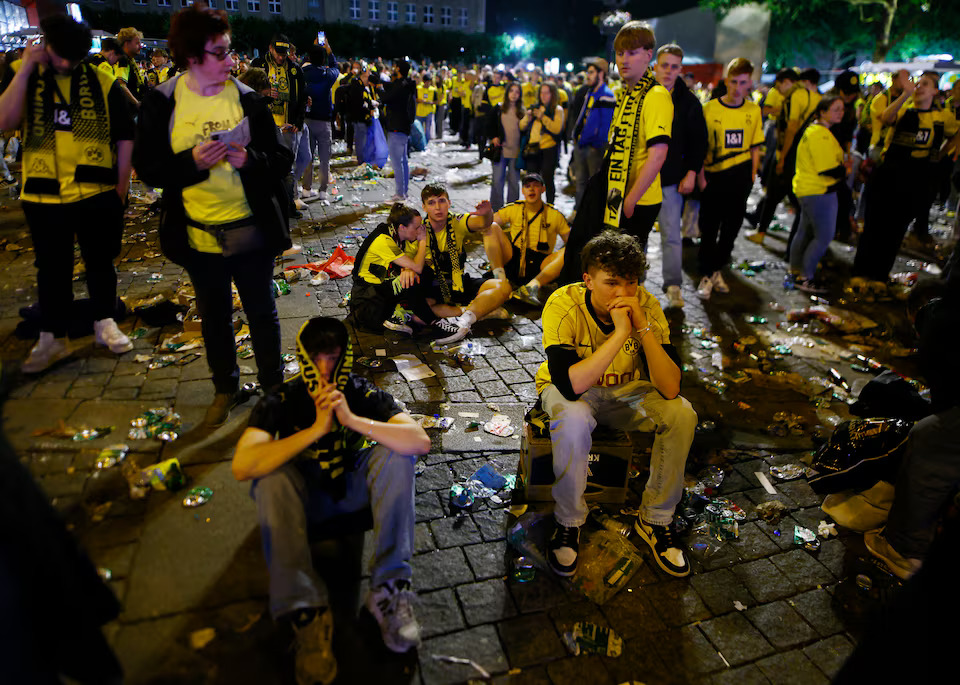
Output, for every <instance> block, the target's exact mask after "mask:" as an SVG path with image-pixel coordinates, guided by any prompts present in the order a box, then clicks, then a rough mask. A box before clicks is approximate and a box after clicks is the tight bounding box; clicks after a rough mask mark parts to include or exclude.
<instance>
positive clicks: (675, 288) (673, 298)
mask: <svg viewBox="0 0 960 685" xmlns="http://www.w3.org/2000/svg"><path fill="white" fill-rule="evenodd" d="M670 307H675V308H677V309H682V308H683V293H682V292H681V291H680V286H679V285H668V286H667V308H670Z"/></svg>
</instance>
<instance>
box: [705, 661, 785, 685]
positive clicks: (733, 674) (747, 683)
mask: <svg viewBox="0 0 960 685" xmlns="http://www.w3.org/2000/svg"><path fill="white" fill-rule="evenodd" d="M710 682H711V683H712V684H713V685H767V684H768V683H769V682H770V681H769V680H768V679H767V676H765V675H763V671H761V670H760V669H759V668H757V667H756V666H754V665H753V664H747V665H746V666H741V667H740V668H734V669H732V670H729V671H720V672H719V673H715V674H714V675H713V676H712V677H711V678H710Z"/></svg>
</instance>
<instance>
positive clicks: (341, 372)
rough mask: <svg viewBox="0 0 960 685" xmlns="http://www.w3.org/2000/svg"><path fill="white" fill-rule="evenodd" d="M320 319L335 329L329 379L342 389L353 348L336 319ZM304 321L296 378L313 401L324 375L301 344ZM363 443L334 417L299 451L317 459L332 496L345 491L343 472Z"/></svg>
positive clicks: (338, 388) (357, 435)
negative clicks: (333, 360)
mask: <svg viewBox="0 0 960 685" xmlns="http://www.w3.org/2000/svg"><path fill="white" fill-rule="evenodd" d="M311 321H312V319H311ZM320 321H321V322H322V323H324V324H325V325H326V326H328V327H331V328H333V329H334V330H335V331H336V333H337V338H338V340H339V343H340V345H339V346H340V350H341V352H340V359H339V360H338V361H337V365H336V366H335V367H334V371H333V382H334V384H335V385H336V386H337V390H339V391H340V392H343V391H344V389H345V388H346V387H347V382H348V381H349V380H350V372H351V371H352V370H353V348H352V346H351V344H350V334H349V333H348V332H347V328H346V326H344V325H343V322H341V321H340V320H339V319H334V318H332V317H323V318H321V319H320ZM308 323H310V321H308V322H307V323H304V324H303V326H301V327H300V331H299V332H298V333H297V361H298V362H299V363H300V378H301V379H302V380H303V384H304V385H305V386H306V389H307V394H308V395H310V399H312V400H314V401H315V400H316V398H317V397H318V396H319V394H320V389H321V387H323V384H324V381H325V380H326V379H324V378H323V377H322V376H321V375H320V371H319V369H317V365H316V364H314V363H313V358H312V357H311V356H310V354H309V353H308V352H307V349H306V348H305V347H304V346H303V339H302V336H303V331H304V329H305V328H306V327H307V324H308ZM314 325H316V324H314ZM294 380H295V379H294ZM366 445H367V441H366V439H365V438H364V437H363V436H362V435H360V434H359V433H356V432H354V431H352V430H349V429H347V428H346V427H345V426H342V425H340V423H339V422H338V421H337V419H336V417H334V419H333V428H331V430H330V433H328V434H327V435H325V436H324V437H323V438H321V439H320V440H319V441H317V442H316V443H314V444H313V445H312V446H311V447H310V448H309V449H307V450H305V451H304V452H303V454H304V456H306V457H307V458H309V459H313V460H315V461H316V462H317V465H318V466H319V468H320V473H321V475H322V477H323V478H324V480H325V481H326V482H325V484H324V485H325V489H326V490H328V491H329V492H330V493H331V494H332V495H333V496H334V497H336V498H337V499H340V498H341V497H343V494H344V493H345V492H346V482H345V480H344V478H343V475H344V473H345V472H346V470H347V469H349V468H352V464H353V461H354V460H355V458H356V456H357V453H358V452H359V451H360V450H362V449H363V448H364V447H365V446H366Z"/></svg>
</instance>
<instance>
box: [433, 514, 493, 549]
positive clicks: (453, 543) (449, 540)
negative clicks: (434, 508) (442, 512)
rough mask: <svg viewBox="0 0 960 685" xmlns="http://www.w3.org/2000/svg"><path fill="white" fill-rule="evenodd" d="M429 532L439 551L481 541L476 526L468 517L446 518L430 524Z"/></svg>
mask: <svg viewBox="0 0 960 685" xmlns="http://www.w3.org/2000/svg"><path fill="white" fill-rule="evenodd" d="M430 530H431V531H432V532H433V537H434V539H435V540H436V541H437V546H438V547H439V548H440V549H445V548H447V547H459V546H461V545H469V544H471V543H474V542H480V541H481V540H482V538H481V536H480V530H479V529H478V528H477V524H475V523H474V522H473V519H471V518H470V517H469V516H448V517H447V518H442V519H435V520H433V521H431V522H430Z"/></svg>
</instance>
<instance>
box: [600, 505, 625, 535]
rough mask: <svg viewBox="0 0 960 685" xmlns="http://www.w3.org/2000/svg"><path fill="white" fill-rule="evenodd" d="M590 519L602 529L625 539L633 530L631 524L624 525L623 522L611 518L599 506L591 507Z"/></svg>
mask: <svg viewBox="0 0 960 685" xmlns="http://www.w3.org/2000/svg"><path fill="white" fill-rule="evenodd" d="M590 519H591V520H592V521H593V522H594V523H595V524H597V525H598V526H600V527H601V528H604V529H606V530H609V531H610V532H612V533H616V534H617V535H622V536H624V537H627V536H629V535H630V531H631V530H632V527H631V526H630V524H629V523H624V522H623V521H620V520H618V519H616V518H614V517H613V516H610V515H609V514H607V513H606V512H605V511H604V510H603V509H602V508H601V507H600V506H599V505H593V506H592V507H590Z"/></svg>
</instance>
